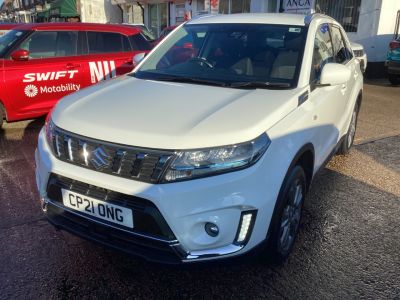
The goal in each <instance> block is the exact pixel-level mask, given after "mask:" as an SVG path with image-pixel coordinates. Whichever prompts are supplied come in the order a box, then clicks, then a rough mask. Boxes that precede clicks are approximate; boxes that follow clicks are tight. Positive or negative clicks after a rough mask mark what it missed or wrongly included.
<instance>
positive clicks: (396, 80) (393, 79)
mask: <svg viewBox="0 0 400 300" xmlns="http://www.w3.org/2000/svg"><path fill="white" fill-rule="evenodd" d="M389 82H390V84H392V85H399V84H400V75H393V74H389Z"/></svg>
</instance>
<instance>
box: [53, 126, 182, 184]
mask: <svg viewBox="0 0 400 300" xmlns="http://www.w3.org/2000/svg"><path fill="white" fill-rule="evenodd" d="M52 126H53V128H52V130H50V132H51V137H50V139H51V141H52V142H51V144H52V150H53V153H54V155H55V156H56V157H57V158H58V159H60V160H62V161H64V162H68V163H71V164H74V165H78V166H81V167H85V168H88V169H91V170H95V171H98V172H102V173H107V174H111V175H116V176H120V177H124V178H129V179H134V180H138V181H143V182H148V183H157V182H159V181H160V179H161V176H162V174H163V172H164V170H165V169H166V167H167V166H168V164H169V162H170V161H171V159H172V158H173V155H174V153H173V152H172V151H162V150H153V149H143V148H138V147H131V146H125V145H119V144H112V143H108V142H104V141H100V140H95V139H91V138H87V137H83V136H79V135H76V134H73V133H70V132H67V131H64V130H62V129H60V128H57V127H55V126H54V125H52Z"/></svg>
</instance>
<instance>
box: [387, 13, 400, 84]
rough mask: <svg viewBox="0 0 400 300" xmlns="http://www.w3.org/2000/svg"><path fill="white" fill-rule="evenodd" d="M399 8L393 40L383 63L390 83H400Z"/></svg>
mask: <svg viewBox="0 0 400 300" xmlns="http://www.w3.org/2000/svg"><path fill="white" fill-rule="evenodd" d="M399 25H400V10H399V11H398V12H397V19H396V26H395V34H394V37H393V40H392V41H391V42H390V44H389V51H388V53H387V58H386V62H385V65H386V67H387V72H388V78H389V81H390V83H391V84H393V85H398V84H400V33H399V27H400V26H399Z"/></svg>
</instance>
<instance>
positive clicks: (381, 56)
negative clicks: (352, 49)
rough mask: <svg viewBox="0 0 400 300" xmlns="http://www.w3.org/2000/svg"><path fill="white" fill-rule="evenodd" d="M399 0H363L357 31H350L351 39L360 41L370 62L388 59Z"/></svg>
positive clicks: (399, 6)
mask: <svg viewBox="0 0 400 300" xmlns="http://www.w3.org/2000/svg"><path fill="white" fill-rule="evenodd" d="M398 10H400V1H399V0H363V1H362V2H361V10H360V18H359V22H358V31H357V33H348V36H349V38H350V40H352V41H354V42H357V43H360V44H362V45H363V46H364V50H365V52H366V53H367V55H368V61H370V62H382V61H385V59H386V53H387V50H388V46H389V42H390V41H391V39H392V38H393V33H394V26H395V22H396V15H397V11H398Z"/></svg>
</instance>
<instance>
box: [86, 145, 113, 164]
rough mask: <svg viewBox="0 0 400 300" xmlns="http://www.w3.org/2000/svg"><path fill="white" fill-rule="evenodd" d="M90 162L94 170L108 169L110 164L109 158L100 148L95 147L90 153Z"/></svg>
mask: <svg viewBox="0 0 400 300" xmlns="http://www.w3.org/2000/svg"><path fill="white" fill-rule="evenodd" d="M90 162H91V163H92V165H93V166H94V167H95V168H96V169H102V168H106V167H109V166H110V164H111V157H110V156H109V155H108V154H107V153H106V152H105V151H104V150H103V148H101V147H97V148H96V149H94V150H93V151H92V158H91V159H90Z"/></svg>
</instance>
